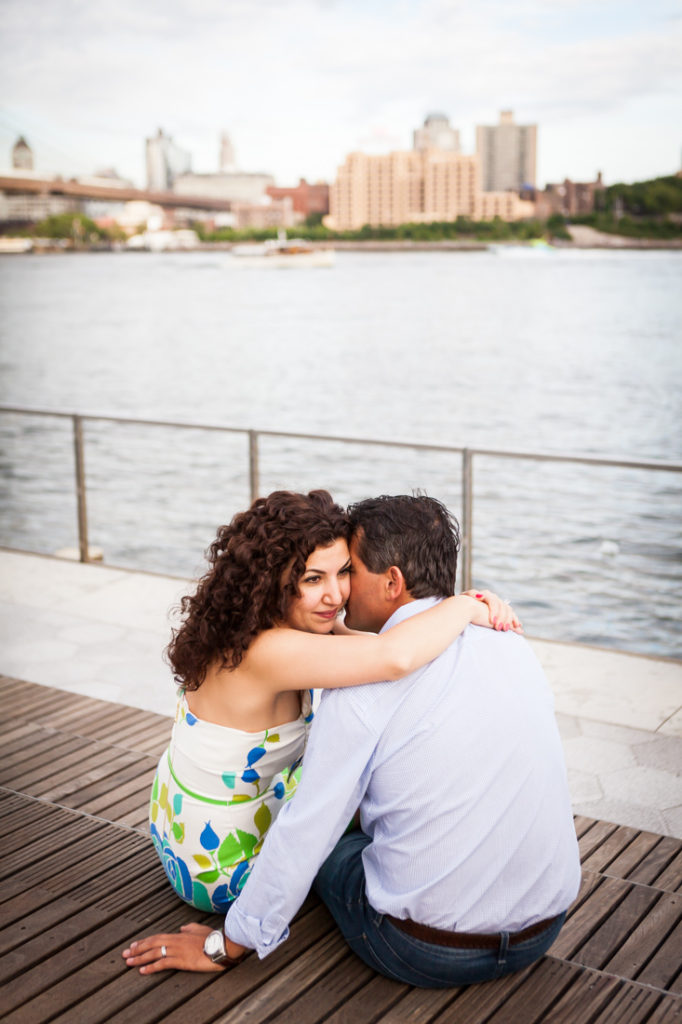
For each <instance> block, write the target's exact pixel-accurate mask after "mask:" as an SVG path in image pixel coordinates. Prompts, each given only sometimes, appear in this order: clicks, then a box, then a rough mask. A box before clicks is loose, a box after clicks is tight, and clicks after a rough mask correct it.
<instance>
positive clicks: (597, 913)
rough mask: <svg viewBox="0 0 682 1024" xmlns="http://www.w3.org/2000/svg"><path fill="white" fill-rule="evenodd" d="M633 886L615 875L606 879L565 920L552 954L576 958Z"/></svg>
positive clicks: (553, 945) (567, 958)
mask: <svg viewBox="0 0 682 1024" xmlns="http://www.w3.org/2000/svg"><path fill="white" fill-rule="evenodd" d="M631 888H632V886H630V885H628V883H627V882H621V881H620V880H619V879H616V878H604V879H603V881H602V882H601V884H600V885H599V886H597V887H596V888H595V889H593V890H592V892H591V893H590V895H589V897H588V898H587V899H586V900H585V901H584V903H583V904H582V905H581V906H580V907H578V909H577V910H576V912H575V913H574V914H572V915H571V917H570V918H569V919H568V920H567V921H566V923H565V924H564V926H563V928H562V929H561V931H560V932H559V935H558V936H557V938H556V940H555V942H554V943H553V944H552V955H553V956H557V957H561V958H562V959H564V960H571V959H573V955H574V953H575V951H576V950H578V949H580V947H581V946H582V945H584V943H585V942H587V940H588V939H589V937H590V936H591V935H592V934H593V933H594V932H595V931H596V930H597V929H598V928H599V927H600V926H601V925H602V924H603V922H604V921H606V920H607V918H608V917H609V914H611V913H612V912H613V909H614V908H615V907H617V906H618V904H619V903H620V902H621V900H623V899H624V898H625V896H626V895H627V893H628V892H629V891H630V889H631Z"/></svg>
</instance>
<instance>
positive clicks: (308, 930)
mask: <svg viewBox="0 0 682 1024" xmlns="http://www.w3.org/2000/svg"><path fill="white" fill-rule="evenodd" d="M332 929H333V921H332V919H331V916H330V914H329V912H328V911H327V909H326V908H325V907H323V906H322V905H321V904H318V905H317V906H315V907H313V909H312V910H311V911H310V912H309V913H307V914H305V915H304V916H303V917H302V918H299V919H297V920H296V921H295V922H294V924H293V925H292V928H291V934H290V936H289V938H288V939H287V941H286V942H284V943H283V944H282V945H281V946H279V947H278V948H277V949H276V950H275V951H274V953H271V954H270V956H268V957H266V959H265V960H259V959H258V957H257V956H255V955H251V956H249V957H247V959H246V960H244V961H243V963H241V964H240V965H239V966H238V967H237V968H235V969H233V970H230V971H226V972H225V974H223V975H219V976H217V977H214V976H212V975H206V976H205V977H206V978H214V980H213V981H212V983H211V984H206V985H205V986H203V987H202V988H201V990H200V991H198V992H197V993H196V995H194V996H191V997H186V998H184V993H183V994H182V995H183V998H179V995H178V993H177V992H174V991H173V988H172V986H171V985H170V984H164V985H163V986H159V987H155V988H154V989H153V990H150V986H149V985H148V984H147V986H146V987H145V994H144V995H143V996H142V997H139V998H137V999H136V1000H135V1003H134V1005H130V1006H129V1005H128V1003H127V1002H123V1004H122V1008H121V1010H120V1012H119V1013H118V1014H114V1015H112V1016H109V1017H107V1018H102V1019H106V1021H107V1024H132V1022H134V1024H150V1022H152V1021H158V1020H163V1022H164V1024H187V1022H188V1021H192V1022H196V1024H198V1022H200V1021H208V1020H210V1021H215V1020H216V1019H222V1018H221V1017H220V1015H221V1014H226V1013H230V1012H231V1011H232V1009H233V1008H235V1007H238V1006H240V1005H242V1004H243V1001H244V1000H245V999H248V998H249V997H250V996H251V995H252V994H253V993H254V992H257V991H258V990H259V989H260V988H262V987H263V986H264V985H266V984H267V983H268V982H269V981H270V979H272V978H275V977H276V976H278V975H279V973H280V972H281V971H282V970H284V969H285V968H287V967H288V966H289V965H291V964H294V965H296V964H298V963H299V962H300V961H299V959H298V958H299V957H301V956H302V955H303V954H305V953H306V952H307V951H308V950H310V949H311V948H312V947H313V946H314V944H315V943H317V942H319V941H320V940H321V939H322V938H323V937H324V936H326V935H329V934H330V933H331V932H332ZM127 970H128V978H129V977H130V975H131V974H132V973H133V972H131V971H130V970H129V969H127ZM137 977H139V978H140V979H141V980H146V981H147V982H149V978H147V979H144V978H143V976H142V975H137ZM170 977H171V978H172V977H174V975H170ZM175 977H179V976H178V975H175ZM124 982H125V979H122V985H121V990H120V994H119V995H118V998H119V999H124V1000H125V997H126V991H125V984H123V983H124ZM302 984H303V982H302ZM123 1007H125V1008H123ZM93 1009H95V1008H94V1007H93ZM237 1019H238V1020H239V1019H240V1018H239V1016H237ZM242 1019H243V1020H244V1021H247V1020H252V1021H253V1022H254V1024H255V1022H256V1021H258V1020H259V1019H262V1018H259V1016H258V1013H257V1012H256V1015H255V1016H251V1017H249V1016H248V1015H246V1011H245V1016H244V1017H243V1018H242ZM99 1022H100V1018H99V1017H93V1018H89V1017H87V1016H85V1017H80V1018H79V1017H76V1018H74V1019H73V1024H99ZM55 1024H56V1022H55ZM59 1024H72V1021H71V1020H69V1021H68V1022H67V1021H66V1020H64V1021H63V1022H62V1021H60V1022H59Z"/></svg>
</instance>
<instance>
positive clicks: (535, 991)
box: [455, 957, 580, 1024]
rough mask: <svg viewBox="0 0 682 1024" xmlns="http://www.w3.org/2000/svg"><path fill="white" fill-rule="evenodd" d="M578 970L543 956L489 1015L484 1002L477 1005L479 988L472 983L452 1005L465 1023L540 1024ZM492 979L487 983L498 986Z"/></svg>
mask: <svg viewBox="0 0 682 1024" xmlns="http://www.w3.org/2000/svg"><path fill="white" fill-rule="evenodd" d="M579 971H580V969H579V968H577V967H574V966H573V964H567V963H562V962H561V961H560V960H556V959H554V958H551V957H543V958H542V960H540V962H539V963H538V964H537V965H535V967H534V968H533V969H531V970H527V971H526V972H525V978H524V979H523V981H524V983H523V984H521V985H518V986H517V987H516V988H515V989H514V991H513V992H510V993H509V994H508V995H506V996H505V998H504V1000H503V1001H502V1002H501V1003H500V1004H499V1005H498V1007H497V1008H496V1010H495V1012H494V1013H493V1014H492V1016H488V1011H487V1008H486V1006H485V1003H483V1004H482V1005H480V1006H479V999H478V991H477V990H478V989H479V988H482V987H483V986H478V985H476V986H472V987H471V988H470V989H469V990H468V991H467V992H465V993H464V995H463V996H461V997H460V998H459V999H458V1000H457V1002H456V1003H455V1006H456V1008H457V1011H458V1013H460V1014H462V1020H465V1021H466V1022H467V1024H483V1022H484V1021H485V1022H486V1024H543V1022H544V1021H545V1020H546V1014H547V1011H548V1009H549V1008H550V1007H551V1006H553V1005H554V1004H555V1003H556V1002H557V1001H558V1000H559V999H560V998H561V996H562V995H563V994H564V992H565V991H566V989H567V988H569V986H571V985H572V984H573V983H574V981H575V979H576V977H577V976H578V974H579ZM497 984H498V982H491V983H490V985H497Z"/></svg>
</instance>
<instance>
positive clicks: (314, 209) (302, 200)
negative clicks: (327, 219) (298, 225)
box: [266, 178, 329, 219]
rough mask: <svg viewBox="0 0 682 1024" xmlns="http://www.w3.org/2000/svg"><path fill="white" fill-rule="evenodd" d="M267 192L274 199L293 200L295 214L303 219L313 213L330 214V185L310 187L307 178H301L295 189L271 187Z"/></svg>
mask: <svg viewBox="0 0 682 1024" xmlns="http://www.w3.org/2000/svg"><path fill="white" fill-rule="evenodd" d="M266 192H267V194H268V195H269V196H270V197H271V198H272V199H291V201H292V204H293V210H294V213H299V214H301V217H302V218H303V219H305V218H306V217H308V216H310V214H311V213H320V214H322V215H324V214H326V213H329V185H327V184H326V182H323V181H320V182H316V184H314V185H310V184H308V182H307V181H306V180H305V178H301V179H300V181H299V183H298V185H296V186H294V187H293V188H278V187H277V186H275V185H270V186H269V187H268V188H267V189H266Z"/></svg>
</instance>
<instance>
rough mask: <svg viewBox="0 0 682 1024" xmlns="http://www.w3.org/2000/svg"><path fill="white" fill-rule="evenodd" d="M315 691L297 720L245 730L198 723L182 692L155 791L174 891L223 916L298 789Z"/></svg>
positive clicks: (159, 845) (155, 813)
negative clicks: (269, 829) (260, 729)
mask: <svg viewBox="0 0 682 1024" xmlns="http://www.w3.org/2000/svg"><path fill="white" fill-rule="evenodd" d="M311 697H312V691H307V690H305V691H303V693H302V694H301V715H300V716H299V718H297V719H296V721H295V722H287V723H285V724H284V725H278V726H274V727H273V728H272V729H264V730H263V731H261V732H257V733H254V732H242V731H241V730H240V729H230V728H227V727H226V726H223V725H215V724H214V723H212V722H204V721H201V720H200V719H198V718H196V717H195V715H193V714H192V713H191V711H190V710H189V708H188V706H187V701H186V699H185V695H184V692H183V691H182V690H180V691H179V693H178V706H177V711H176V715H175V724H174V726H173V732H172V735H171V741H170V744H169V746H168V748H167V749H166V750H165V751H164V753H163V754H162V755H161V760H160V761H159V766H158V769H157V772H156V777H155V778H154V785H153V787H152V796H151V803H150V807H149V825H150V831H151V834H152V840H153V842H154V847H155V849H156V852H157V853H158V855H159V857H160V858H161V862H162V864H163V866H164V868H165V871H166V874H167V875H168V878H169V879H170V882H171V885H172V886H173V888H174V889H175V891H176V892H177V894H178V895H179V896H180V897H181V898H182V899H183V900H186V902H187V903H191V904H192V905H193V906H195V907H197V908H198V909H199V910H206V911H217V912H219V913H224V912H225V911H226V910H227V908H228V907H229V905H230V903H231V901H232V900H233V899H234V898H235V897H236V896H237V895H238V894H239V892H240V890H241V889H242V887H243V886H244V883H245V882H246V879H247V878H248V876H249V873H250V871H251V868H252V866H253V861H254V858H255V857H256V856H257V854H258V853H259V851H260V849H261V847H262V845H263V840H264V839H265V834H266V832H267V830H268V828H269V827H270V825H271V823H272V822H273V821H274V820H275V818H276V817H277V815H278V813H279V811H280V809H281V808H282V806H283V805H284V803H285V802H286V801H287V800H289V799H290V798H291V797H292V796H293V794H294V791H295V789H296V784H297V782H298V774H299V773H298V772H297V771H296V769H297V768H298V766H299V765H300V762H301V759H302V757H303V751H304V749H305V744H306V739H307V735H308V729H309V726H310V722H311V721H312V717H313V715H312V703H311Z"/></svg>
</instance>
